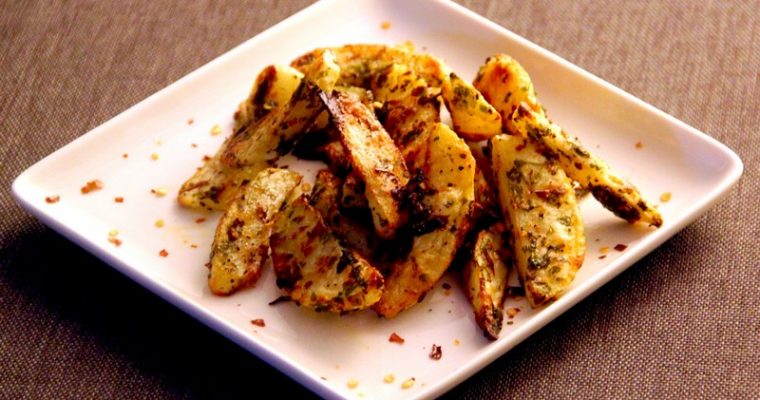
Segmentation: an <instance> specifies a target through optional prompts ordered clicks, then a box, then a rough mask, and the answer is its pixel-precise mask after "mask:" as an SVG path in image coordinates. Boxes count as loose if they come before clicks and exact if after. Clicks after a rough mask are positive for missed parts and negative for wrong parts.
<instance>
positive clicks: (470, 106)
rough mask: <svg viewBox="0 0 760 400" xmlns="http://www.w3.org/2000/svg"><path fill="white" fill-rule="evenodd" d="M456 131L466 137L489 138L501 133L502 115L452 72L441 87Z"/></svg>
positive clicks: (478, 139) (472, 87) (475, 139)
mask: <svg viewBox="0 0 760 400" xmlns="http://www.w3.org/2000/svg"><path fill="white" fill-rule="evenodd" d="M441 95H442V96H443V103H444V104H446V109H447V110H449V114H451V122H452V123H453V124H454V131H456V132H457V133H458V134H459V135H461V136H462V137H463V138H465V139H467V140H472V141H480V140H486V139H488V138H491V137H493V136H494V135H498V134H500V133H501V115H499V113H498V112H497V111H496V109H494V107H493V106H492V105H491V104H489V103H488V102H487V101H486V99H485V98H484V97H483V95H482V94H480V92H479V91H478V89H476V88H475V87H474V86H472V85H471V84H470V83H469V82H467V81H465V80H463V79H462V78H460V77H459V76H458V75H457V74H455V73H454V72H449V73H448V74H447V75H446V79H444V81H443V85H442V86H441Z"/></svg>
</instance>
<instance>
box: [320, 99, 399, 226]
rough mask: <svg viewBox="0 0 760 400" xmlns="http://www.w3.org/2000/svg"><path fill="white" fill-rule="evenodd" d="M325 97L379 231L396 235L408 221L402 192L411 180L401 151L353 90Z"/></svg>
mask: <svg viewBox="0 0 760 400" xmlns="http://www.w3.org/2000/svg"><path fill="white" fill-rule="evenodd" d="M322 99H323V101H324V103H325V105H326V106H327V108H328V110H329V111H330V114H331V115H332V118H333V124H334V125H335V127H336V128H337V129H338V131H339V132H340V140H341V143H343V147H344V148H345V150H346V152H347V153H348V158H349V161H350V162H351V166H352V167H353V172H354V173H356V174H358V176H360V177H361V178H362V180H363V181H364V184H365V191H364V193H365V196H366V197H367V202H368V203H369V207H370V211H371V212H372V220H373V223H374V226H375V232H377V234H378V235H380V237H383V238H393V237H394V235H395V233H396V229H398V228H399V227H400V226H401V225H402V224H403V223H404V222H405V216H404V214H403V213H402V210H401V204H400V201H399V199H398V193H400V191H401V189H402V188H403V187H404V186H405V185H406V184H407V182H408V181H409V171H407V169H406V164H405V163H404V159H403V157H402V155H401V152H400V151H399V149H398V148H397V147H396V145H395V144H394V143H393V140H392V139H391V138H390V136H389V135H388V133H387V132H386V131H385V128H383V126H382V125H381V124H380V122H379V121H378V120H377V118H376V117H375V114H374V113H373V112H372V111H371V110H370V109H368V108H367V107H366V106H364V105H363V104H362V103H361V102H360V101H359V99H358V98H357V97H356V96H354V95H352V94H350V93H341V92H333V93H332V94H323V95H322Z"/></svg>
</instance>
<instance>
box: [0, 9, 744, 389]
mask: <svg viewBox="0 0 760 400" xmlns="http://www.w3.org/2000/svg"><path fill="white" fill-rule="evenodd" d="M384 21H389V22H390V24H391V26H390V28H389V29H382V28H381V23H382V22H384ZM404 40H412V41H413V42H414V43H415V44H416V45H417V47H418V48H419V49H422V50H426V51H428V52H430V53H432V54H435V55H438V56H440V57H442V58H444V59H446V60H447V61H448V63H449V64H450V65H451V66H452V67H453V68H454V69H455V70H456V71H459V72H460V75H463V76H465V77H473V76H474V74H475V72H476V70H477V67H478V66H479V64H480V63H481V62H483V60H484V59H485V58H486V57H487V56H489V55H491V54H494V53H498V52H502V53H507V54H510V55H512V56H513V57H515V58H516V59H518V60H519V61H520V62H521V63H522V64H523V65H524V66H525V68H526V69H527V70H528V71H529V73H530V74H531V76H532V77H533V80H534V82H535V85H536V88H537V90H538V93H539V94H540V96H541V101H542V102H543V103H544V104H545V105H546V106H547V109H548V110H550V113H551V117H552V118H553V119H554V120H555V121H556V122H558V123H559V124H560V125H562V126H563V127H564V128H566V129H567V130H569V131H570V132H572V133H574V134H576V135H578V136H579V137H580V138H581V140H582V141H583V142H584V143H585V144H586V145H587V147H589V148H590V149H592V150H595V151H596V152H597V153H598V154H599V155H600V156H602V157H603V158H604V159H606V160H607V161H608V162H609V163H610V164H612V166H613V167H614V168H616V169H617V170H618V171H620V173H621V174H623V175H624V176H626V177H628V178H630V179H631V181H633V182H634V183H635V184H637V185H638V186H639V188H640V189H641V190H642V192H643V193H644V194H645V195H646V196H648V197H649V198H650V199H652V200H654V201H656V200H657V199H658V198H659V197H660V195H661V194H662V193H665V192H671V193H672V200H671V201H669V202H667V203H662V204H660V210H661V211H662V213H663V215H664V218H665V225H664V226H663V227H662V228H660V229H658V230H650V229H648V228H643V227H639V226H631V225H628V224H626V223H624V222H622V221H620V220H618V219H617V218H615V217H614V216H612V215H611V214H610V213H609V212H607V211H605V210H604V209H602V208H601V207H600V206H599V205H598V204H597V203H596V202H595V201H594V200H593V199H586V200H584V201H583V204H582V212H583V216H584V219H585V225H586V227H587V230H586V234H587V241H588V245H589V248H588V254H587V257H586V262H585V264H584V266H583V268H582V269H581V271H580V273H579V275H578V277H577V279H576V281H575V282H574V283H573V285H572V287H571V288H570V290H569V291H568V292H567V293H566V294H565V295H564V296H562V297H561V298H560V299H559V300H558V301H556V302H555V303H553V304H551V305H550V306H548V307H545V308H543V309H540V310H530V309H529V307H528V306H527V305H526V304H524V303H519V304H517V303H515V302H514V300H509V301H508V303H507V305H506V306H507V307H519V308H520V309H521V310H522V311H521V312H520V313H519V314H518V315H517V316H516V317H515V319H514V320H513V322H514V323H513V324H512V325H505V326H504V330H503V332H502V337H501V338H500V339H499V340H498V341H496V342H490V341H488V340H486V339H485V338H484V337H483V334H482V333H481V331H480V329H479V328H478V327H477V326H476V325H475V322H474V318H473V316H472V311H471V310H470V307H469V305H468V303H467V301H466V298H465V296H464V295H463V294H462V292H461V290H459V284H458V282H457V277H456V276H453V275H449V276H447V277H445V279H444V280H445V281H446V282H448V283H450V284H451V285H452V286H454V288H453V289H452V290H445V289H443V288H442V287H441V285H438V286H437V287H436V289H435V290H434V291H433V292H432V293H431V294H429V295H428V296H427V297H426V298H425V300H424V301H423V303H422V304H420V305H418V306H416V307H414V308H413V309H411V310H409V311H407V312H405V313H403V314H402V315H400V316H399V317H398V318H396V319H393V320H382V319H379V318H377V317H375V315H374V314H373V313H372V312H365V313H358V314H353V315H347V316H343V317H340V316H336V315H327V314H319V313H315V312H311V311H309V310H305V309H299V308H297V307H295V306H294V305H292V304H289V303H288V304H278V305H276V306H269V305H268V304H267V303H268V302H270V301H271V300H273V299H275V298H277V297H278V296H279V292H278V290H277V289H276V287H275V284H274V277H273V275H272V272H271V268H267V270H266V272H265V274H264V276H263V277H262V278H261V280H260V281H259V283H258V284H257V285H256V287H254V288H251V289H247V290H244V291H242V292H240V293H237V294H235V295H233V296H231V297H224V298H223V297H216V296H213V295H211V293H210V292H209V291H208V289H207V286H206V274H207V269H206V267H205V266H204V264H205V263H206V262H207V260H208V258H207V257H208V253H209V251H208V249H209V246H210V242H211V238H212V234H213V230H214V226H215V221H216V219H217V218H218V216H219V215H218V214H201V213H198V212H195V211H191V210H186V209H183V208H180V207H179V206H178V205H177V202H176V201H175V200H174V198H175V196H174V194H175V193H176V191H177V189H178V188H179V186H180V185H181V184H182V182H183V181H184V180H185V179H186V178H188V177H189V176H190V175H191V174H192V173H193V171H194V169H195V168H196V167H197V166H199V165H200V164H201V158H202V157H203V155H204V154H213V153H214V152H215V150H216V149H217V147H218V146H219V145H220V143H221V141H222V139H223V136H224V135H217V136H214V135H211V134H210V129H211V127H212V126H213V125H215V124H220V125H221V126H222V127H223V129H224V132H225V134H228V133H229V132H230V130H231V126H232V112H233V111H234V110H235V109H236V106H237V104H238V102H239V101H240V100H241V99H243V98H244V97H245V96H246V95H247V93H248V90H249V89H250V86H251V83H252V81H253V79H254V77H255V75H256V74H257V72H258V71H259V70H260V69H262V68H263V67H264V66H266V65H268V64H272V63H287V62H289V60H291V59H292V58H294V57H295V56H297V55H300V54H302V53H304V52H306V51H308V50H310V49H312V48H314V47H322V46H328V45H340V44H345V43H347V42H352V43H357V42H382V43H389V44H396V43H400V42H402V41H404ZM190 118H192V119H193V120H194V122H193V123H192V124H189V123H188V119H190ZM637 142H640V143H641V144H643V147H641V148H638V147H639V146H636V143H637ZM192 144H196V145H197V147H193V146H192ZM153 153H155V154H157V155H158V159H157V160H154V159H153V158H152V157H151V155H152V154H153ZM124 154H127V155H128V156H127V157H126V158H125V157H123V155H124ZM291 166H296V167H297V168H296V169H298V168H307V169H311V170H312V171H313V170H314V168H315V165H314V164H307V163H304V164H298V165H294V164H292V163H291ZM741 172H742V164H741V161H740V160H739V159H738V157H737V156H736V155H735V154H734V153H733V152H731V151H730V150H729V149H728V148H726V147H725V146H724V145H722V144H721V143H718V142H717V141H715V140H713V139H712V138H710V137H708V136H706V135H705V134H703V133H700V132H698V131H697V130H695V129H693V128H691V127H689V126H687V125H685V124H684V123H682V122H680V121H677V120H675V119H674V118H672V117H670V116H668V115H666V114H664V113H663V112H661V111H659V110H657V109H655V108H654V107H652V106H649V105H647V104H645V103H643V102H642V101H641V100H638V99H636V98H634V97H632V96H631V95H629V94H627V93H625V92H623V91H621V90H620V89H618V88H616V87H614V86H612V85H610V84H608V83H606V82H604V81H602V80H600V79H599V78H596V77H594V76H593V75H591V74H589V73H587V72H585V71H583V70H581V69H580V68H578V67H576V66H574V65H572V64H570V63H568V62H567V61H565V60H563V59H561V58H560V57H558V56H556V55H554V54H552V53H550V52H548V51H546V50H544V49H542V48H540V47H538V46H536V45H535V44H532V43H530V42H529V41H527V40H525V39H523V38H521V37H519V36H517V35H515V34H514V33H511V32H509V31H507V30H506V29H504V28H502V27H500V26H498V25H496V24H494V23H492V22H490V21H488V20H486V19H484V18H482V17H480V16H478V15H476V14H474V13H472V12H470V11H468V10H466V9H464V8H462V7H460V6H457V5H456V4H454V3H450V2H445V1H408V2H400V1H399V2H388V1H383V0H357V1H348V0H345V1H342V0H325V1H322V2H319V3H317V4H315V5H312V6H310V7H308V8H306V9H305V10H303V11H301V12H299V13H298V14H296V15H294V16H292V17H290V18H288V19H287V20H285V21H283V22H281V23H280V24H278V25H276V26H274V27H272V28H271V29H269V30H267V31H266V32H264V33H262V34H260V35H258V36H256V37H255V38H253V39H251V40H248V41H247V42H245V43H243V44H242V45H240V46H238V47H237V48H235V49H233V50H231V51H229V52H228V53H226V54H224V55H222V56H220V57H219V58H217V59H215V60H214V61H212V62H210V63H209V64H207V65H205V66H203V67H202V68H200V69H198V70H197V71H195V72H193V73H191V74H189V75H188V76H186V77H184V78H182V79H180V80H179V81H177V82H176V83H174V84H172V85H170V86H169V87H167V88H165V89H163V90H161V91H160V92H158V93H156V94H154V95H153V96H151V97H149V98H147V99H146V100H144V101H142V102H141V103H139V104H137V105H135V106H134V107H132V108H130V109H129V110H127V111H125V112H123V113H122V114H120V115H118V116H116V117H115V118H113V119H112V120H110V121H108V122H106V123H105V124H103V125H101V126H99V127H98V128H96V129H94V130H92V131H91V132H89V133H87V134H86V135H84V136H82V137H80V138H78V139H77V140H75V141H74V142H72V143H70V144H69V145H67V146H65V147H64V148H62V149H60V150H58V151H56V152H55V153H53V154H52V155H50V156H48V157H46V158H45V159H44V160H42V161H40V162H38V163H37V164H35V165H34V166H32V167H31V168H29V169H28V170H27V171H25V172H24V173H23V174H22V175H21V176H19V177H18V178H17V179H16V181H15V182H14V185H13V191H14V193H15V195H16V197H17V198H18V200H19V201H20V202H21V204H22V205H23V206H24V207H25V208H26V209H27V210H28V211H29V212H31V213H32V214H34V215H35V216H37V217H38V218H40V219H41V220H42V221H43V222H45V223H46V224H48V225H49V226H51V227H52V228H53V229H55V230H57V231H58V232H60V233H61V234H63V235H65V236H67V237H69V238H70V239H71V240H73V241H75V242H76V243H78V244H79V245H81V246H82V247H84V248H86V249H87V250H89V251H91V252H92V253H93V254H95V255H97V256H98V257H100V258H101V259H103V260H104V261H105V262H107V263H109V264H110V265H112V266H113V267H114V268H116V269H118V270H119V271H121V272H122V273H124V274H125V275H127V276H128V277H130V278H132V279H134V280H135V281H137V282H139V283H140V284H142V285H144V286H145V287H147V288H148V289H150V290H152V291H153V292H155V293H156V294H158V295H159V296H161V297H163V298H164V299H166V300H167V301H169V302H171V303H172V304H174V305H176V306H177V307H179V308H181V309H182V310H184V311H185V312H187V313H189V314H190V315H192V316H194V317H195V318H197V319H199V320H200V321H202V322H204V323H205V324H207V325H208V326H210V327H211V328H212V329H215V330H217V331H218V332H219V333H221V334H222V335H225V336H227V337H228V338H230V339H231V340H233V341H235V342H236V343H238V344H240V345H241V346H242V347H244V348H245V349H247V350H249V351H250V352H252V353H253V354H255V355H257V356H258V357H260V358H262V359H263V360H265V361H267V362H269V363H270V364H272V365H273V366H274V367H275V368H278V369H280V370H281V371H283V372H284V373H286V374H288V375H290V376H291V377H293V378H294V379H295V380H297V381H298V382H300V383H302V384H303V385H305V386H306V387H308V388H310V389H311V390H313V391H314V392H316V393H317V394H319V395H321V396H325V397H354V398H355V397H364V398H392V397H399V396H401V395H403V396H406V397H413V398H428V397H433V396H436V395H440V394H441V393H443V392H445V391H446V390H448V389H450V388H451V387H453V386H454V385H456V384H457V383H459V382H461V381H462V380H464V379H466V378H467V377H469V376H470V375H472V374H474V373H475V372H477V371H478V370H479V369H481V368H482V367H484V366H485V365H487V364H488V363H490V362H491V361H493V360H494V359H496V358H497V357H499V356H501V355H502V354H504V353H505V352H506V351H507V350H509V349H511V348H512V347H514V346H515V345H516V344H518V343H519V342H520V341H522V340H523V339H525V338H526V337H528V336H529V335H531V334H532V333H533V332H535V331H536V330H538V329H540V328H541V327H542V326H544V325H546V324H547V323H548V322H549V321H551V320H552V319H554V318H556V317H557V316H558V315H559V314H561V313H562V312H564V311H565V310H567V309H568V308H570V307H572V306H573V305H574V304H576V303H578V302H579V301H580V300H581V299H583V298H584V297H586V296H588V295H589V294H590V293H591V292H593V291H594V290H596V289H597V288H598V287H600V286H601V285H603V284H604V283H606V282H608V281H609V280H610V279H612V278H613V277H614V276H616V275H617V274H619V273H620V272H622V271H623V270H625V269H626V268H627V267H629V266H630V265H631V264H633V263H634V262H636V261H637V260H638V259H640V258H641V257H643V256H644V255H645V254H647V253H648V252H650V251H651V250H652V249H654V248H655V247H657V246H658V245H660V244H661V243H663V242H664V241H665V240H667V239H668V238H670V237H671V236H672V235H673V234H675V233H676V232H677V231H679V230H680V229H682V228H683V227H684V226H686V225H687V224H689V223H690V222H692V221H694V219H696V218H697V217H698V216H699V215H701V214H703V213H704V212H705V211H706V210H707V209H708V207H710V206H711V205H713V204H715V202H716V201H717V200H718V199H719V198H720V197H721V196H722V195H723V194H725V193H726V191H727V190H728V189H729V188H730V187H731V185H733V184H734V183H735V182H736V181H737V179H738V178H739V176H740V175H741ZM93 179H100V180H101V181H102V182H103V183H104V188H103V189H102V190H99V191H96V192H92V193H90V194H87V195H82V194H81V193H80V187H81V186H83V185H84V184H85V183H86V182H87V181H90V180H93ZM160 187H163V188H166V189H167V190H168V192H169V194H168V195H167V196H164V197H157V196H155V195H154V194H152V193H151V189H153V188H160ZM52 195H59V196H60V202H58V203H55V204H48V203H46V201H45V197H47V196H52ZM116 196H123V197H124V202H123V203H116V202H114V200H113V199H114V197H116ZM198 218H207V221H205V222H201V223H197V222H196V220H197V219H198ZM158 219H163V220H164V221H165V224H166V225H165V226H164V227H163V228H157V227H155V226H154V222H155V221H156V220H158ZM113 229H116V230H118V231H119V235H118V238H119V239H121V240H122V241H123V244H122V245H121V246H119V247H117V246H115V245H114V244H112V243H110V242H109V241H108V234H109V231H111V230H113ZM619 243H622V244H625V245H627V246H628V248H627V249H626V250H625V251H622V252H617V251H614V250H613V251H611V252H609V253H607V255H606V258H604V259H600V258H599V256H600V248H602V247H609V248H612V247H614V246H615V245H616V244H619ZM194 245H196V246H197V247H194ZM161 249H166V250H167V251H168V253H169V255H168V257H161V256H159V251H160V250H161ZM257 318H262V319H264V320H265V322H266V327H257V326H254V325H252V324H251V320H253V319H257ZM392 332H396V333H398V334H399V335H401V336H402V337H403V338H405V339H406V343H404V344H403V345H399V344H394V343H390V342H389V341H388V337H389V335H390V334H391V333H392ZM433 344H437V345H441V346H442V349H443V357H442V358H441V359H440V360H438V361H435V360H432V359H431V358H430V357H429V356H428V353H429V352H430V348H431V346H432V345H433ZM388 374H393V375H394V376H395V381H394V382H393V383H384V381H383V378H384V377H385V376H386V375H388ZM411 377H414V378H415V384H414V386H412V387H411V388H408V389H402V387H401V384H402V382H404V381H405V380H407V379H408V378H411ZM352 379H353V380H355V381H356V382H358V387H356V388H353V389H351V388H349V387H348V386H347V382H348V381H349V380H352Z"/></svg>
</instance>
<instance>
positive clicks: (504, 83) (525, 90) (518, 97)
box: [473, 54, 543, 134]
mask: <svg viewBox="0 0 760 400" xmlns="http://www.w3.org/2000/svg"><path fill="white" fill-rule="evenodd" d="M473 86H475V88H476V89H478V90H479V91H480V93H482V94H483V97H485V99H486V100H487V101H488V102H489V103H491V104H492V105H493V106H494V108H495V109H496V110H497V111H498V112H499V114H500V115H501V122H502V126H503V128H504V130H505V131H506V132H510V133H512V134H516V133H514V129H512V127H511V126H510V124H511V122H512V114H513V113H514V111H515V110H516V109H517V107H518V106H519V105H520V103H523V102H524V103H526V104H528V106H529V107H530V108H531V109H532V110H533V111H535V112H538V113H541V114H543V108H541V105H540V104H539V102H538V99H537V98H536V91H535V90H534V89H533V82H532V81H531V80H530V76H529V75H528V72H527V71H525V69H524V68H523V67H522V65H520V63H518V62H517V61H516V60H515V59H513V58H512V57H510V56H508V55H505V54H497V55H494V56H491V57H488V58H487V59H486V62H485V64H483V65H482V66H481V67H480V68H479V69H478V74H477V76H476V77H475V80H474V81H473Z"/></svg>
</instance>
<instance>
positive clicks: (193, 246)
mask: <svg viewBox="0 0 760 400" xmlns="http://www.w3.org/2000/svg"><path fill="white" fill-rule="evenodd" d="M190 247H192V248H194V249H197V248H198V245H197V244H195V243H193V244H191V245H190Z"/></svg>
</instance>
